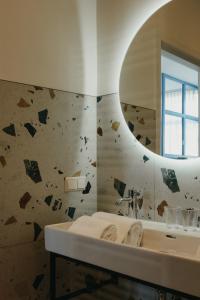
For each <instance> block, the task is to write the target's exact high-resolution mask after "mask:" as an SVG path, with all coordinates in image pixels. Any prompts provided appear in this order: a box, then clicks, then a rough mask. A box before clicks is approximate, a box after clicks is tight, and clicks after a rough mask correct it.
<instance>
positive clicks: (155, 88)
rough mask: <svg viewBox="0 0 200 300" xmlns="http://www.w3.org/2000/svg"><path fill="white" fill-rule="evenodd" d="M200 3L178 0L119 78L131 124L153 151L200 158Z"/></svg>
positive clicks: (151, 24) (146, 34)
mask: <svg viewBox="0 0 200 300" xmlns="http://www.w3.org/2000/svg"><path fill="white" fill-rule="evenodd" d="M199 12H200V0H173V1H171V2H169V3H168V4H166V5H165V6H163V7H161V9H159V10H158V11H157V12H156V13H155V14H154V15H152V16H151V17H150V19H149V20H147V22H146V23H145V24H144V25H143V26H142V28H141V29H140V30H139V31H138V33H137V35H136V36H135V37H134V39H133V41H132V43H131V45H130V48H129V49H128V52H127V55H126V57H125V60H124V63H123V66H122V70H121V76H120V100H121V106H122V111H123V114H124V117H125V120H126V122H127V125H128V127H129V129H130V130H131V132H132V133H133V135H134V136H135V137H136V139H137V140H138V141H139V142H141V143H142V144H143V145H144V146H145V147H147V148H148V149H149V150H151V151H153V152H155V153H157V154H159V155H162V156H165V157H168V158H173V159H190V158H196V157H199V156H200V149H199V148H200V147H199V144H200V142H199V137H200V134H199V119H200V118H199V109H200V108H199V68H200V40H199V38H198V37H199V36H200V18H199Z"/></svg>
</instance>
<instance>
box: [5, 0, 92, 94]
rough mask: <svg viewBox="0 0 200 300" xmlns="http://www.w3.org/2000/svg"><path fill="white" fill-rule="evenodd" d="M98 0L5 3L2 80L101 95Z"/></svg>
mask: <svg viewBox="0 0 200 300" xmlns="http://www.w3.org/2000/svg"><path fill="white" fill-rule="evenodd" d="M96 55H97V51H96V1H95V0H56V1H55V0H43V1H40V0H34V1H33V0H18V1H15V0H0V78H1V79H6V80H10V81H16V82H23V83H29V84H35V85H40V86H45V87H51V88H56V89H61V90H65V91H71V92H77V93H82V94H89V95H95V94H96V82H97V57H96Z"/></svg>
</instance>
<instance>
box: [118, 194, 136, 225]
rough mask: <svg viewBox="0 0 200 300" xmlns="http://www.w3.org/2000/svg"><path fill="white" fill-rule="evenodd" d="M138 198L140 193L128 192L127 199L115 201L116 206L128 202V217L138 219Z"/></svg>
mask: <svg viewBox="0 0 200 300" xmlns="http://www.w3.org/2000/svg"><path fill="white" fill-rule="evenodd" d="M138 196H140V193H139V192H138V191H137V190H134V189H132V190H128V197H122V198H120V199H117V201H116V204H117V205H120V204H121V203H122V202H128V217H131V218H136V219H137V218H138V203H137V202H138Z"/></svg>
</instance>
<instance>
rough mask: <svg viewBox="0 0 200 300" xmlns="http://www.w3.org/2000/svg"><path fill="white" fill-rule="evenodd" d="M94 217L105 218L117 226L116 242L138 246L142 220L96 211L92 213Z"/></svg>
mask: <svg viewBox="0 0 200 300" xmlns="http://www.w3.org/2000/svg"><path fill="white" fill-rule="evenodd" d="M93 217H94V218H96V219H101V220H106V221H109V222H111V223H112V224H114V225H116V227H117V240H116V242H117V243H122V244H127V245H131V246H133V247H139V246H140V244H141V241H142V235H143V228H142V222H140V221H138V220H136V219H133V218H128V217H124V216H118V215H115V214H110V213H105V212H96V213H94V214H93Z"/></svg>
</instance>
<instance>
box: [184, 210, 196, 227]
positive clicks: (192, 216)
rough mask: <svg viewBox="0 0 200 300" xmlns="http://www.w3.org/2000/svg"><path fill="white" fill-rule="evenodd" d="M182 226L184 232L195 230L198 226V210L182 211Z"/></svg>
mask: <svg viewBox="0 0 200 300" xmlns="http://www.w3.org/2000/svg"><path fill="white" fill-rule="evenodd" d="M181 215H182V226H183V228H184V230H195V229H196V230H197V225H198V210H197V209H182V210H181Z"/></svg>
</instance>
